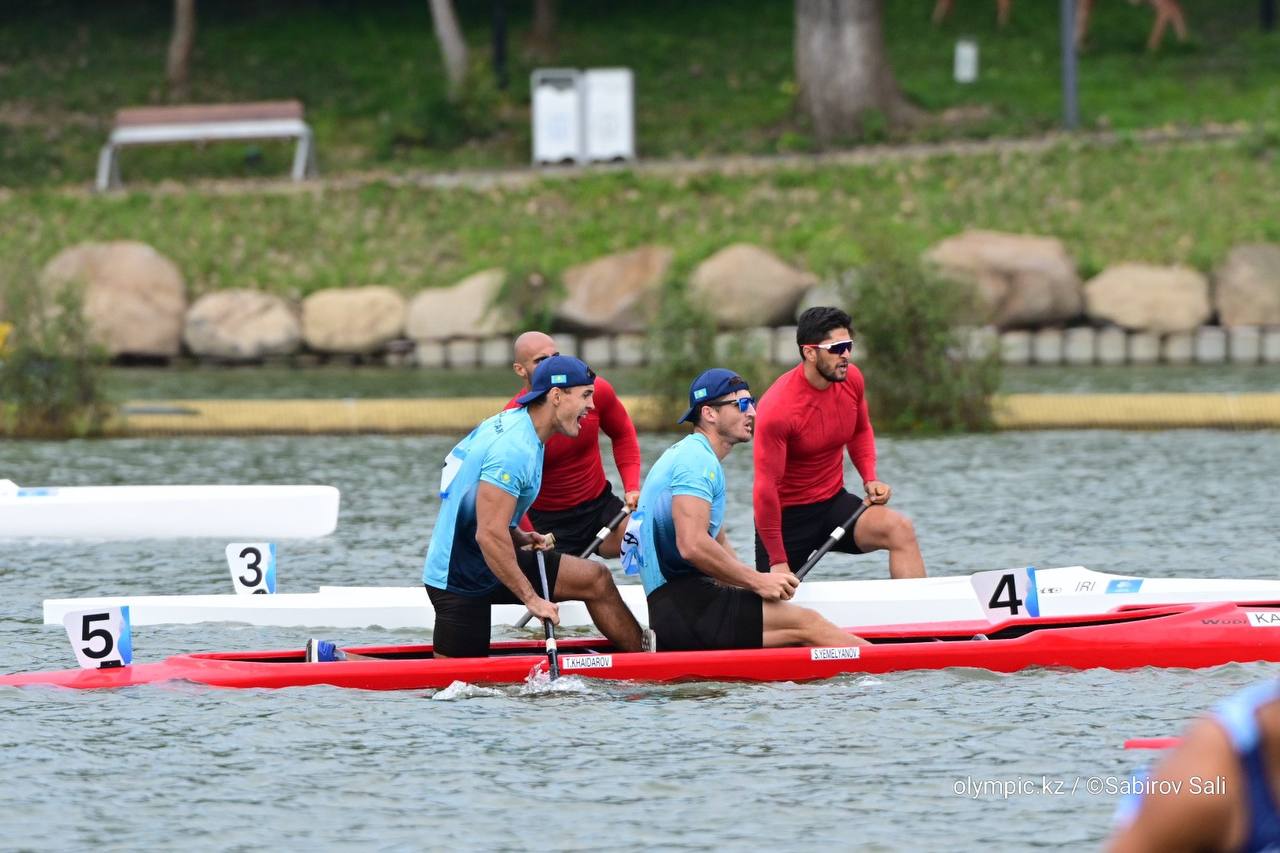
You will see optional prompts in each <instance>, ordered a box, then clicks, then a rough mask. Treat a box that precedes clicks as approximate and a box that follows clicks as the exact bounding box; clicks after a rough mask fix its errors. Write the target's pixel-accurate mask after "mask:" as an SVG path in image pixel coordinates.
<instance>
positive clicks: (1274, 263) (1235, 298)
mask: <svg viewBox="0 0 1280 853" xmlns="http://www.w3.org/2000/svg"><path fill="white" fill-rule="evenodd" d="M1214 277H1215V279H1216V285H1217V287H1216V289H1215V293H1214V301H1215V302H1216V304H1217V308H1218V318H1219V320H1220V322H1221V323H1222V325H1224V326H1280V246H1277V245H1275V244H1274V243H1261V244H1257V245H1252V246H1236V247H1235V248H1234V249H1232V250H1231V252H1230V253H1229V254H1228V255H1227V259H1226V260H1225V261H1223V263H1222V266H1220V267H1219V268H1218V271H1217V273H1216V274H1215V276H1214Z"/></svg>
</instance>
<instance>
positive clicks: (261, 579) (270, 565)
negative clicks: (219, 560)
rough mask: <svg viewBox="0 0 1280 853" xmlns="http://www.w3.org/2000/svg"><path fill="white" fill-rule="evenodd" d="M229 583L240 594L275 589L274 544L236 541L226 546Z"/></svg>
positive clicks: (266, 591) (270, 591)
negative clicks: (229, 574)
mask: <svg viewBox="0 0 1280 853" xmlns="http://www.w3.org/2000/svg"><path fill="white" fill-rule="evenodd" d="M227 565H228V566H230V567H231V585H232V586H233V587H235V590H236V592H237V593H238V594H240V595H267V594H269V593H274V592H275V591H276V546H275V545H273V544H271V543H270V542H236V543H232V544H231V545H228V546H227Z"/></svg>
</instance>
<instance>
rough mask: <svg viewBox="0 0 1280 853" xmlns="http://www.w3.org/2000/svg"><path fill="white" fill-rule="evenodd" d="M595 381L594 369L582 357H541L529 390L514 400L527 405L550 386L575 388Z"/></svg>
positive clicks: (544, 392)
mask: <svg viewBox="0 0 1280 853" xmlns="http://www.w3.org/2000/svg"><path fill="white" fill-rule="evenodd" d="M595 381H596V374H595V371H593V370H592V369H591V368H590V367H587V363H586V362H585V361H583V360H582V359H578V358H574V357H573V356H571V355H553V356H551V358H546V359H543V360H542V362H541V363H540V364H539V365H538V366H537V367H536V368H534V370H533V379H532V380H531V381H530V382H529V390H528V391H527V392H526V393H524V394H521V395H520V396H519V397H516V402H517V403H519V404H520V405H521V406H527V405H529V404H530V403H532V402H533V401H534V400H536V399H538V398H539V397H541V396H542V395H543V394H546V393H547V392H548V391H550V390H551V389H552V388H576V387H577V386H579V385H592V384H594V383H595Z"/></svg>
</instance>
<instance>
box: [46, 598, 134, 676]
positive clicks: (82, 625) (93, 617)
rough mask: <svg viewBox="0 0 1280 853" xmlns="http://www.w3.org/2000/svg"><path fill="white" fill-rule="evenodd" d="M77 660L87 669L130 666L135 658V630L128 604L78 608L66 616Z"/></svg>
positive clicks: (65, 620)
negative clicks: (130, 625)
mask: <svg viewBox="0 0 1280 853" xmlns="http://www.w3.org/2000/svg"><path fill="white" fill-rule="evenodd" d="M62 624H63V625H65V626H66V629H67V636H68V637H69V638H70V639H71V649H72V651H74V652H75V653H76V661H77V662H78V663H79V664H80V666H82V667H84V668H85V669H106V668H108V667H113V666H128V665H129V664H130V663H132V662H133V632H132V630H131V629H130V627H129V608H128V607H100V608H97V609H96V610H76V611H72V612H70V613H67V614H66V615H65V616H63V617H62Z"/></svg>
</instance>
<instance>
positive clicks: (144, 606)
mask: <svg viewBox="0 0 1280 853" xmlns="http://www.w3.org/2000/svg"><path fill="white" fill-rule="evenodd" d="M1035 581H1036V582H1035V589H1036V598H1037V603H1038V608H1039V613H1040V615H1041V616H1068V615H1080V614H1097V613H1107V612H1109V611H1112V610H1115V609H1117V608H1120V607H1126V606H1132V605H1154V604H1191V603H1197V602H1245V603H1247V602H1260V601H1280V581H1276V580H1260V579H1259V580H1254V579H1228V578H1176V577H1173V578H1137V577H1130V576H1122V575H1114V574H1108V573H1105V572H1096V571H1093V570H1091V569H1087V568H1085V567H1084V566H1067V567H1063V568H1054V569H1038V570H1036V571H1035ZM619 590H620V591H621V593H622V599H623V601H624V602H625V603H626V604H627V606H628V607H629V608H630V609H631V611H632V612H633V613H634V614H635V615H636V618H637V619H638V620H639V621H640V622H641V623H646V624H647V623H648V607H647V605H646V603H645V597H644V591H643V589H642V588H641V587H640V586H639V585H635V584H624V585H621V586H620V587H619ZM794 600H795V602H796V603H797V604H800V605H803V606H805V607H811V608H813V609H815V610H817V611H818V612H820V613H821V614H822V615H823V616H825V617H826V618H827V619H829V620H830V621H832V622H834V623H835V624H837V625H848V626H860V625H910V624H914V623H934V622H960V621H966V620H981V619H985V618H986V617H987V614H986V612H985V610H984V607H983V601H982V600H980V598H979V597H978V596H977V595H975V594H974V588H973V584H972V577H971V576H970V575H953V576H941V577H929V578H913V579H905V580H888V579H885V580H866V581H805V582H804V583H803V584H801V585H800V586H799V588H798V589H797V594H796V597H795V599H794ZM112 606H127V607H129V608H130V613H131V617H132V623H133V624H134V625H135V626H136V625H165V624H194V623H202V622H236V623H243V624H248V625H260V626H274V627H292V628H320V627H332V628H363V627H374V626H379V627H382V628H388V629H405V628H412V629H427V630H430V629H431V628H432V627H433V625H434V621H435V611H434V610H433V609H432V607H431V603H430V601H428V599H427V596H426V593H425V591H424V589H423V588H422V586H420V585H419V586H407V587H340V586H322V587H320V589H319V591H318V592H313V593H277V594H275V595H231V594H227V595H148V596H136V595H125V596H110V597H93V598H63V599H46V600H45V602H44V622H45V624H47V625H61V624H62V623H63V618H64V617H65V616H66V614H67V613H69V612H73V611H80V610H87V609H93V608H102V607H112ZM523 613H524V608H523V607H519V606H515V605H498V606H494V607H493V608H492V609H491V621H492V624H493V625H495V626H498V625H511V624H512V623H514V622H515V621H517V620H518V619H519V618H520V616H521V615H523ZM1002 615H1006V616H1012V615H1017V614H1014V613H1009V612H1006V613H1004V614H1002ZM560 619H561V624H562V625H563V626H565V627H586V626H590V625H591V620H590V617H589V615H588V614H587V610H586V608H585V607H584V606H583V605H582V604H581V603H580V602H565V603H563V604H561V605H560Z"/></svg>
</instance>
